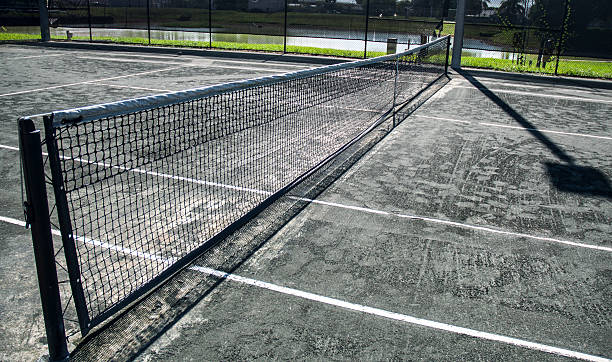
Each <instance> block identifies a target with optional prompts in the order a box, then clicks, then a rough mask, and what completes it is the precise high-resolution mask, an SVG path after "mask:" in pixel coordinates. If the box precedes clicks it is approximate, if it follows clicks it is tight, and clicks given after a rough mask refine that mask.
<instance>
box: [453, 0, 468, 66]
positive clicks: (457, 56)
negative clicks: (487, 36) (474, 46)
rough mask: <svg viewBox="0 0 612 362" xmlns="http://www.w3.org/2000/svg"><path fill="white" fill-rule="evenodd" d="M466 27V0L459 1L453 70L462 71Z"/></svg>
mask: <svg viewBox="0 0 612 362" xmlns="http://www.w3.org/2000/svg"><path fill="white" fill-rule="evenodd" d="M464 25H465V0H457V13H456V15H455V37H454V39H453V61H452V63H451V67H452V68H453V69H457V70H459V69H461V50H463V28H464Z"/></svg>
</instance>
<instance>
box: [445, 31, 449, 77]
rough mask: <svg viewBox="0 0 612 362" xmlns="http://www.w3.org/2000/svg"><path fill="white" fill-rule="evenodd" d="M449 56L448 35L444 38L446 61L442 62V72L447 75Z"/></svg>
mask: <svg viewBox="0 0 612 362" xmlns="http://www.w3.org/2000/svg"><path fill="white" fill-rule="evenodd" d="M449 56H450V35H447V39H446V62H445V63H444V74H445V75H448V57H449Z"/></svg>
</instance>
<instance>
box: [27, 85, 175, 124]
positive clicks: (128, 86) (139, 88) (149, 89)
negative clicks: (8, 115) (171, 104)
mask: <svg viewBox="0 0 612 362" xmlns="http://www.w3.org/2000/svg"><path fill="white" fill-rule="evenodd" d="M96 83H97V84H99V85H104V86H107V87H115V88H129V89H138V90H147V91H153V92H164V93H168V92H173V91H172V90H168V89H155V88H144V87H134V86H130V85H119V84H110V83H100V82H96ZM32 117H34V116H32Z"/></svg>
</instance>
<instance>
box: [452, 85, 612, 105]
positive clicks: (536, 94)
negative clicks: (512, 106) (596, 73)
mask: <svg viewBox="0 0 612 362" xmlns="http://www.w3.org/2000/svg"><path fill="white" fill-rule="evenodd" d="M452 88H464V89H478V90H487V91H490V92H492V93H505V94H516V95H522V96H530V97H542V98H554V99H564V100H570V101H578V102H588V103H604V104H612V101H608V100H605V99H594V98H582V97H575V96H564V95H560V94H546V93H534V92H524V91H514V90H507V89H491V88H486V87H475V86H467V85H453V86H452Z"/></svg>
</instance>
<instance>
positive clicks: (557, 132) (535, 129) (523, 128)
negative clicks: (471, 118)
mask: <svg viewBox="0 0 612 362" xmlns="http://www.w3.org/2000/svg"><path fill="white" fill-rule="evenodd" d="M479 124H481V125H483V126H491V127H501V128H511V129H522V130H526V131H538V132H542V133H554V134H561V135H567V136H578V137H589V138H598V139H602V140H612V137H607V136H595V135H590V134H584V133H573V132H561V131H552V130H548V129H539V128H526V127H520V126H508V125H505V124H496V123H486V122H480V123H479Z"/></svg>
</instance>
